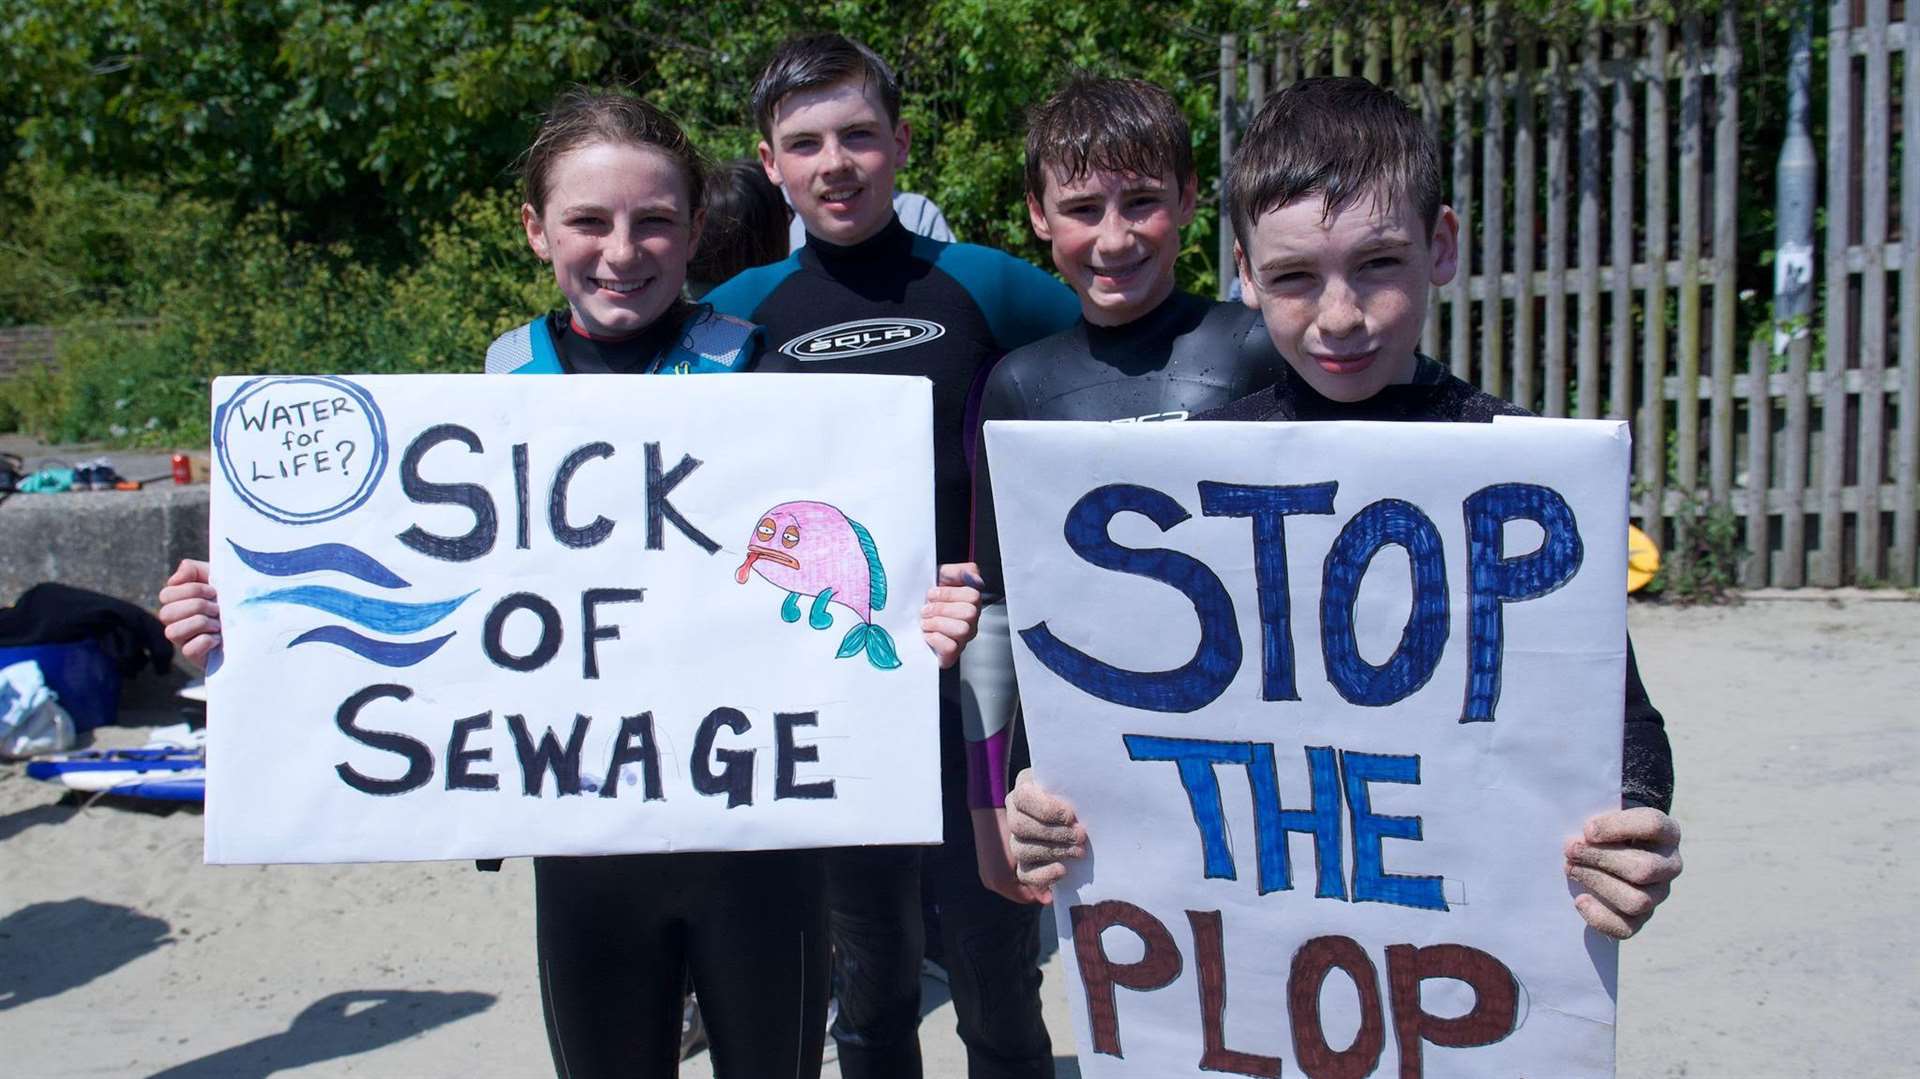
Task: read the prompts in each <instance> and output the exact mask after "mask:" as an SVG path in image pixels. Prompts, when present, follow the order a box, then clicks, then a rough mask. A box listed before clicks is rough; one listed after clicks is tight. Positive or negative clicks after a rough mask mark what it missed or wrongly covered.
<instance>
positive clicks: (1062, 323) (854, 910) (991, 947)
mask: <svg viewBox="0 0 1920 1079" xmlns="http://www.w3.org/2000/svg"><path fill="white" fill-rule="evenodd" d="M705 299H706V301H707V302H708V303H711V304H713V305H714V307H716V308H717V309H719V310H720V311H723V312H725V313H727V314H730V315H733V316H735V317H738V318H743V319H747V320H749V321H752V322H756V323H758V324H760V325H761V326H763V327H764V328H765V332H766V341H767V344H766V351H765V352H764V353H763V355H762V357H761V361H760V365H759V367H758V368H757V369H758V370H762V371H782V372H804V371H813V372H821V373H834V374H897V375H922V376H925V377H926V378H928V379H931V380H932V382H933V428H934V430H933V455H934V515H935V537H934V539H935V550H936V552H937V553H938V555H939V559H940V561H942V562H959V561H962V560H964V559H965V558H966V554H967V530H968V516H969V503H970V497H969V489H970V481H969V477H968V471H967V458H968V444H969V443H970V441H971V439H970V437H969V433H970V431H971V428H972V422H971V418H970V415H969V413H970V412H971V411H972V408H971V407H970V406H971V402H972V401H973V399H974V397H975V395H977V393H978V392H979V391H980V389H981V387H982V385H983V383H984V381H985V377H986V374H987V372H988V370H990V369H991V367H992V366H993V364H994V363H995V362H996V361H998V360H999V359H1000V357H1001V356H1002V355H1004V354H1005V353H1006V352H1007V351H1008V350H1009V349H1013V348H1018V347H1019V346H1021V345H1025V344H1028V343H1029V342H1032V341H1035V340H1038V339H1039V338H1042V337H1045V336H1047V335H1048V334H1052V333H1055V332H1057V331H1059V330H1061V329H1063V328H1065V327H1066V326H1067V325H1069V324H1070V323H1071V322H1072V321H1073V320H1074V318H1075V317H1076V315H1077V314H1078V311H1079V305H1078V303H1077V302H1076V301H1075V300H1074V298H1073V294H1072V293H1071V292H1069V291H1068V290H1067V289H1066V288H1065V287H1064V286H1063V285H1061V284H1060V283H1059V282H1058V281H1056V280H1054V279H1053V278H1052V277H1051V276H1049V275H1048V274H1046V273H1043V272H1042V271H1040V270H1038V269H1035V268H1034V267H1033V266H1031V265H1029V264H1027V263H1025V262H1022V261H1020V260H1019V259H1015V258H1012V257H1010V256H1008V255H1006V254H1003V253H1001V252H998V251H994V250H991V249H989V248H985V247H978V246H975V245H972V244H948V243H941V242H939V241H937V240H931V239H928V238H926V237H924V236H916V235H914V234H912V233H910V232H908V231H907V230H906V229H905V228H904V227H902V226H901V224H900V222H899V220H898V219H897V218H896V219H895V220H894V221H892V222H891V223H889V224H888V226H887V227H886V228H885V229H883V230H881V231H880V232H879V233H878V234H877V235H875V236H873V237H871V238H869V239H867V240H865V241H863V242H861V243H858V244H854V245H851V246H839V245H834V244H828V243H824V242H822V241H821V240H819V239H818V238H816V237H809V238H808V240H807V243H806V245H805V246H803V247H802V248H800V249H799V250H797V251H795V252H794V253H793V254H791V255H789V256H788V257H787V258H786V260H785V261H782V262H777V263H774V264H773V265H770V266H761V267H756V268H754V269H751V270H748V271H746V272H745V273H743V274H741V275H739V276H738V277H735V278H734V279H733V280H731V281H729V282H727V283H726V284H724V285H721V286H720V287H719V288H717V289H714V290H713V291H712V292H710V293H708V294H707V295H706V297H705ZM946 674H947V676H946V677H943V678H942V679H941V691H940V698H941V708H940V711H941V718H940V726H941V731H940V745H941V787H942V806H943V810H944V813H943V816H944V818H945V826H946V835H947V843H945V844H944V845H943V846H941V847H940V848H938V849H937V850H934V851H929V852H928V853H927V854H926V856H925V858H924V872H925V874H926V879H927V883H928V885H929V891H930V892H931V893H932V895H933V897H934V902H935V905H936V907H937V909H938V912H939V916H940V918H939V920H940V932H941V938H942V954H943V956H944V957H945V961H946V967H947V971H948V973H949V974H950V976H951V980H950V985H951V988H952V991H953V1000H954V1010H955V1012H956V1014H957V1018H958V1022H959V1029H960V1037H961V1039H962V1040H963V1041H964V1042H966V1045H967V1054H968V1060H969V1074H970V1075H972V1076H973V1077H974V1079H989V1077H994V1079H997V1077H1007V1079H1014V1077H1028V1076H1051V1075H1052V1074H1053V1055H1052V1054H1053V1050H1052V1043H1051V1042H1050V1041H1049V1039H1048V1037H1047V1032H1046V1026H1045V1024H1044V1023H1043V1022H1042V1020H1041V1017H1040V972H1039V967H1038V962H1037V960H1038V949H1039V941H1038V908H1036V907H1030V906H1022V905H1019V904H1015V903H1010V902H1008V901H1007V900H1005V899H1002V898H1001V897H1000V896H998V895H995V894H994V893H993V892H991V891H988V890H987V888H986V887H985V886H984V885H982V884H981V883H980V878H979V872H978V870H977V869H976V868H975V864H974V857H973V843H972V827H971V823H970V821H969V820H968V817H967V812H966V753H965V750H964V748H963V741H962V738H961V734H960V709H959V696H958V679H957V678H955V677H954V676H953V674H952V672H950V671H949V672H946ZM922 870H923V858H922V854H921V850H920V848H917V847H861V848H840V849H836V850H832V851H829V852H828V855H827V883H828V895H829V902H830V905H831V907H832V926H833V941H834V949H835V957H834V963H835V972H836V974H837V975H838V981H839V999H840V1017H839V1019H838V1020H836V1021H835V1023H834V1029H833V1035H834V1039H835V1041H837V1042H838V1043H839V1045H840V1071H841V1074H842V1075H844V1076H847V1077H848V1079H862V1077H867V1076H872V1077H876V1079H918V1077H919V1076H920V1075H921V1064H920V1046H919V1035H918V1032H917V1028H918V1025H919V1015H920V1012H919V1005H920V958H921V955H922V953H923V952H924V950H925V943H926V942H925V939H924V930H923V927H922V921H921V916H920V879H921V874H922Z"/></svg>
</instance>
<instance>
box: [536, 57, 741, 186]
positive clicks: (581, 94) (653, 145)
mask: <svg viewBox="0 0 1920 1079" xmlns="http://www.w3.org/2000/svg"><path fill="white" fill-rule="evenodd" d="M601 142H605V143H612V144H613V145H615V146H641V147H645V148H647V149H650V150H657V151H659V152H660V153H662V154H665V155H666V156H667V158H668V160H670V161H672V162H673V163H674V165H675V167H676V168H678V169H679V171H680V179H681V181H682V182H683V183H685V184H686V185H687V209H688V212H689V213H692V212H693V211H694V210H697V209H699V207H700V205H701V199H702V198H703V197H704V196H705V193H706V173H707V162H706V158H705V157H704V156H702V155H701V153H700V150H699V148H698V147H696V146H694V144H693V141H692V140H691V139H689V138H687V133H686V132H684V131H682V130H680V125H679V124H677V123H675V122H674V119H673V117H671V116H668V115H667V114H666V113H665V112H663V111H661V110H660V109H658V108H656V107H654V106H653V105H650V104H648V103H647V102H646V101H644V100H642V99H641V98H638V97H634V96H632V95H630V94H621V93H615V92H613V91H610V90H590V89H587V88H586V87H575V88H573V89H571V90H568V91H567V92H566V93H564V94H561V95H560V97H559V98H557V99H556V100H555V101H554V103H553V106H552V107H551V108H549V109H548V110H547V113H546V115H545V116H543V117H542V118H541V120H540V129H539V130H538V131H536V132H535V133H534V136H533V144H532V145H530V146H528V147H527V151H526V153H524V154H521V155H520V177H521V180H522V181H523V183H524V184H525V186H526V199H527V205H529V206H531V207H533V212H534V213H536V214H538V213H544V212H546V208H547V192H548V190H549V188H550V180H551V175H552V172H553V163H554V162H555V161H558V160H560V158H561V157H563V156H564V155H566V154H568V153H570V152H572V151H574V150H578V149H579V148H581V147H582V146H590V145H593V144H595V143H601Z"/></svg>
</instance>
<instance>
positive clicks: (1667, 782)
mask: <svg viewBox="0 0 1920 1079" xmlns="http://www.w3.org/2000/svg"><path fill="white" fill-rule="evenodd" d="M1226 188H1227V192H1228V196H1227V197H1228V209H1229V211H1230V212H1231V214H1232V220H1233V227H1234V234H1235V237H1236V242H1235V245H1234V255H1235V260H1236V263H1237V264H1238V267H1239V270H1240V279H1241V284H1242V287H1243V291H1244V295H1245V298H1246V303H1247V304H1248V305H1249V306H1251V307H1257V308H1258V309H1259V310H1260V312H1261V315H1262V318H1263V321H1264V322H1265V324H1266V329H1267V333H1268V335H1269V336H1270V337H1271V338H1272V341H1273V345H1274V347H1275V349H1277V350H1278V351H1279V353H1280V354H1281V355H1282V356H1283V357H1285V359H1286V363H1285V365H1284V366H1283V367H1282V368H1281V369H1280V377H1279V378H1278V379H1277V380H1276V381H1275V382H1274V383H1273V385H1271V386H1269V387H1267V388H1266V389H1264V390H1261V391H1259V392H1257V393H1254V394H1252V395H1250V396H1248V397H1245V398H1242V399H1241V400H1239V401H1235V402H1233V403H1232V404H1230V405H1227V406H1226V407H1223V408H1220V409H1216V410H1214V411H1212V412H1209V413H1207V414H1205V415H1203V416H1200V417H1197V418H1199V419H1231V420H1295V421H1302V420H1305V421H1311V420H1324V419H1357V420H1407V421H1420V420H1425V421H1456V422H1469V423H1471V422H1482V423H1484V422H1487V421H1489V420H1491V419H1492V418H1493V417H1494V416H1496V415H1524V414H1525V413H1524V411H1523V410H1521V409H1519V408H1516V407H1514V406H1513V405H1510V404H1508V403H1507V402H1505V401H1502V400H1500V399H1499V398H1496V397H1493V396H1491V395H1489V394H1486V393H1483V392H1481V391H1479V390H1476V389H1474V388H1473V387H1472V386H1470V385H1468V384H1467V383H1465V382H1463V381H1461V380H1460V379H1458V378H1455V377H1454V376H1453V375H1451V374H1449V373H1448V371H1447V369H1446V367H1445V366H1443V365H1441V364H1440V363H1438V362H1436V361H1435V360H1433V359H1432V358H1431V357H1427V356H1423V355H1421V354H1420V353H1419V352H1418V351H1417V347H1418V344H1419V339H1420V327H1421V322H1422V320H1423V318H1424V316H1425V313H1426V304H1427V297H1428V294H1429V292H1430V290H1431V289H1432V288H1433V287H1434V286H1438V285H1442V284H1445V283H1446V282H1447V281H1449V280H1451V279H1452V277H1453V274H1454V272H1455V270H1456V268H1457V265H1458V251H1459V247H1458V243H1459V236H1458V233H1459V227H1460V226H1459V221H1458V219H1457V218H1455V217H1454V214H1453V211H1452V210H1451V209H1450V208H1448V207H1446V206H1444V205H1442V204H1441V200H1440V166H1439V157H1438V151H1437V149H1436V147H1435V146H1434V143H1433V139H1432V137H1431V136H1430V135H1429V134H1428V133H1427V131H1426V129H1425V127H1424V126H1423V125H1422V124H1421V122H1420V119H1419V117H1418V116H1415V115H1414V114H1413V113H1412V112H1411V111H1410V110H1409V109H1407V107H1406V106H1405V105H1404V104H1402V103H1401V102H1400V101H1399V100H1398V99H1396V98H1395V97H1394V96H1393V95H1392V94H1390V93H1387V92H1386V91H1384V90H1382V89H1380V88H1379V87H1376V86H1374V85H1373V84H1372V83H1370V82H1367V81H1366V80H1364V79H1346V78H1343V79H1309V80H1306V81H1304V82H1300V83H1296V84H1294V85H1293V86H1291V87H1288V88H1287V89H1286V90H1283V91H1281V92H1280V93H1278V94H1276V95H1274V96H1273V97H1272V98H1270V99H1269V100H1268V102H1267V104H1266V106H1265V107H1263V108H1262V109H1261V110H1260V115H1259V116H1258V117H1257V118H1256V119H1255V120H1254V122H1253V124H1252V126H1251V127H1250V128H1249V129H1248V131H1247V135H1246V138H1245V140H1244V141H1243V142H1242V143H1241V147H1240V151H1239V154H1238V156H1237V157H1236V158H1235V159H1234V164H1233V168H1232V171H1231V173H1230V174H1229V176H1228V178H1227V185H1226ZM1626 678H1627V686H1626V716H1625V719H1626V723H1625V731H1624V740H1625V746H1624V754H1623V765H1622V777H1621V787H1622V789H1621V802H1622V805H1623V807H1624V808H1622V809H1620V810H1616V811H1612V812H1607V813H1602V814H1599V815H1598V816H1595V817H1593V818H1591V819H1590V820H1588V821H1587V823H1586V827H1585V829H1584V832H1583V834H1582V835H1581V836H1580V837H1579V838H1577V839H1573V840H1570V841H1568V843H1567V846H1566V852H1565V853H1566V872H1567V876H1568V878H1569V879H1571V880H1572V881H1574V882H1575V883H1576V884H1578V885H1580V886H1581V887H1582V888H1584V889H1585V891H1584V892H1583V893H1582V894H1580V895H1579V896H1577V897H1576V898H1575V900H1574V905H1575V906H1576V907H1577V908H1578V909H1579V911H1580V914H1581V916H1582V917H1583V918H1585V919H1586V921H1587V924H1589V925H1591V926H1592V927H1593V928H1594V929H1596V930H1598V931H1600V932H1602V933H1606V934H1607V935H1609V936H1613V937H1617V938H1625V937H1628V936H1631V935H1633V934H1634V933H1635V932H1637V931H1638V930H1639V929H1640V927H1641V926H1642V925H1643V924H1645V922H1646V920H1647V918H1648V917H1650V916H1651V915H1652V913H1653V910H1654V908H1655V907H1656V906H1657V905H1658V904H1659V903H1660V902H1661V901H1662V900H1663V899H1665V898H1666V896H1667V892H1668V887H1669V884H1670V882H1671V881H1672V880H1673V878H1674V877H1676V876H1678V875H1679V872H1680V855H1679V844H1680V830H1679V826H1678V825H1677V824H1676V823H1675V822H1674V820H1673V818H1671V817H1669V816H1668V815H1667V813H1666V810H1667V809H1668V808H1669V806H1670V804H1671V801H1672V797H1673V759H1672V753H1671V751H1670V749H1669V748H1668V745H1667V737H1666V730H1665V728H1664V725H1663V723H1662V720H1661V717H1660V713H1659V712H1658V711H1656V710H1655V709H1654V708H1653V705H1652V703H1651V702H1650V701H1649V700H1648V699H1647V693H1646V689H1645V688H1644V687H1643V686H1642V685H1641V684H1640V675H1639V671H1638V670H1637V669H1636V667H1635V664H1634V661H1633V650H1632V647H1631V646H1629V647H1628V650H1627V667H1626ZM1007 816H1008V825H1009V827H1010V829H1011V831H1012V835H1013V855H1014V858H1015V860H1016V862H1017V865H1018V872H1019V879H1020V881H1021V882H1022V884H1024V885H1025V886H1027V887H1029V888H1032V889H1034V890H1036V892H1040V893H1047V892H1048V890H1049V889H1050V888H1051V886H1052V884H1053V883H1054V882H1055V881H1057V880H1059V878H1060V876H1061V874H1063V873H1064V872H1065V871H1066V870H1065V865H1064V864H1063V863H1064V860H1065V859H1068V858H1078V857H1082V856H1084V854H1085V851H1086V832H1085V829H1084V828H1083V827H1082V826H1081V825H1080V824H1079V823H1078V821H1077V820H1076V819H1075V817H1074V814H1073V809H1072V807H1071V806H1069V805H1067V804H1066V803H1065V802H1063V801H1061V800H1060V799H1058V798H1055V797H1053V796H1051V795H1049V794H1048V793H1047V792H1046V791H1045V790H1043V789H1041V788H1040V787H1039V786H1038V785H1037V784H1035V783H1034V782H1033V781H1032V778H1031V776H1030V775H1025V774H1023V775H1022V776H1021V778H1020V782H1019V783H1018V784H1017V785H1016V786H1015V789H1014V792H1013V794H1012V795H1010V796H1009V797H1008V799H1007Z"/></svg>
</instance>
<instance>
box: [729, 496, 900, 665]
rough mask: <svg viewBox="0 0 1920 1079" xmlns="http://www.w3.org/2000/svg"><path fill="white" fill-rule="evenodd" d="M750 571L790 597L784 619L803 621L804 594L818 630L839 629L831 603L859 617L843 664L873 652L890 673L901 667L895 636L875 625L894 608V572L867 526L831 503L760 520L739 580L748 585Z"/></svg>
mask: <svg viewBox="0 0 1920 1079" xmlns="http://www.w3.org/2000/svg"><path fill="white" fill-rule="evenodd" d="M749 573H757V574H759V575H760V576H761V578H762V579H764V580H766V581H768V582H770V583H772V584H774V585H776V586H778V587H780V588H782V589H784V590H785V591H786V593H787V598H786V599H785V600H784V601H783V602H782V603H781V604H780V618H781V620H782V621H786V622H798V621H800V598H801V597H802V596H807V597H811V598H812V602H811V603H810V604H809V605H808V607H807V612H806V613H807V625H809V626H812V627H813V628H814V629H826V628H828V627H829V626H831V625H833V613H832V612H831V611H829V610H828V609H827V608H828V607H829V605H831V604H836V603H837V604H839V605H840V606H842V607H845V608H846V609H847V610H849V611H852V612H853V614H854V616H855V617H856V618H858V619H859V621H858V622H857V623H855V624H854V626H853V628H852V629H849V630H847V634H846V636H845V637H842V638H841V639H840V650H839V651H838V652H837V653H835V655H836V657H837V658H839V659H846V658H848V657H850V656H854V655H858V654H859V653H861V652H865V653H866V655H867V662H868V663H871V664H873V665H874V666H875V667H878V668H879V669H881V670H883V671H884V670H892V669H893V668H895V667H898V666H900V655H899V653H898V652H896V651H894V647H893V638H892V637H891V636H889V635H888V634H887V631H886V630H884V629H881V628H880V627H879V626H876V625H874V624H873V612H874V611H878V610H883V609H885V608H886V606H887V571H886V570H885V569H884V568H883V567H882V566H881V565H880V549H879V548H878V547H876V546H874V542H873V536H872V535H870V534H868V532H867V530H866V529H865V528H863V527H861V524H860V522H858V521H855V520H853V519H852V518H849V517H848V516H847V515H846V514H844V513H842V512H840V511H839V510H838V509H837V508H835V507H833V506H829V505H827V504H826V503H825V502H782V503H781V504H779V505H778V506H775V507H773V508H772V509H770V510H768V511H767V512H765V513H763V514H761V515H760V522H759V523H758V524H756V525H755V526H754V528H753V537H752V538H751V539H749V540H748V541H747V558H746V561H744V562H742V563H740V568H739V569H738V570H736V571H734V575H733V579H734V580H735V581H737V582H738V583H740V584H746V583H747V576H748V574H749Z"/></svg>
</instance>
